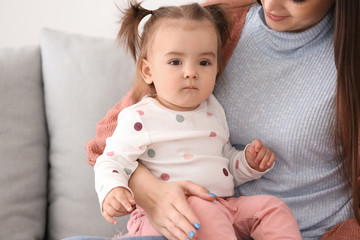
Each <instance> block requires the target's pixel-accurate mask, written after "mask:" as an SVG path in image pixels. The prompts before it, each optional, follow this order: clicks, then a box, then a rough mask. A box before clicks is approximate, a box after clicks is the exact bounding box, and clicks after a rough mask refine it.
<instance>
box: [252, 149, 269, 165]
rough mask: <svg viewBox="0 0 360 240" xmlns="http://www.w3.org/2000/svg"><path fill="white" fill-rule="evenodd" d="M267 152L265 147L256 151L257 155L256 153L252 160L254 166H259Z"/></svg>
mask: <svg viewBox="0 0 360 240" xmlns="http://www.w3.org/2000/svg"><path fill="white" fill-rule="evenodd" d="M267 151H268V149H267V148H265V147H263V148H261V149H260V150H259V151H258V153H257V155H256V158H255V159H254V162H255V163H256V164H260V163H261V161H262V159H263V158H264V157H265V155H266V154H267V153H268V152H267Z"/></svg>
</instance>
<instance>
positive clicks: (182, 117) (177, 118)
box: [176, 114, 185, 122]
mask: <svg viewBox="0 0 360 240" xmlns="http://www.w3.org/2000/svg"><path fill="white" fill-rule="evenodd" d="M184 120H185V118H184V116H183V115H180V114H178V115H176V121H178V122H183V121H184Z"/></svg>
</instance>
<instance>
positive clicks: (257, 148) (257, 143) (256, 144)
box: [251, 139, 263, 152]
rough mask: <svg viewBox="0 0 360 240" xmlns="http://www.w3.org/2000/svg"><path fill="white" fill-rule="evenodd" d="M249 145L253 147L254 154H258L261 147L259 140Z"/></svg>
mask: <svg viewBox="0 0 360 240" xmlns="http://www.w3.org/2000/svg"><path fill="white" fill-rule="evenodd" d="M251 145H253V147H254V149H255V151H256V152H259V151H260V149H261V148H262V146H263V144H262V142H261V140H260V139H255V140H254V141H252V142H251Z"/></svg>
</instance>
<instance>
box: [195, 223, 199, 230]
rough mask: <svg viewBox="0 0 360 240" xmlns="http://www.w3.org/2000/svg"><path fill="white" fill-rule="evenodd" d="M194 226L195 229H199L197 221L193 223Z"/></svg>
mask: <svg viewBox="0 0 360 240" xmlns="http://www.w3.org/2000/svg"><path fill="white" fill-rule="evenodd" d="M194 227H195V228H196V229H197V230H199V229H200V223H198V222H196V223H194Z"/></svg>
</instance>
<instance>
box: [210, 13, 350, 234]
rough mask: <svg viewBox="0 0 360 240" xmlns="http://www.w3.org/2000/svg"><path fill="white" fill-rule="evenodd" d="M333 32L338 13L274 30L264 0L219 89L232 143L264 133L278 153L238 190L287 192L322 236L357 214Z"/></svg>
mask: <svg viewBox="0 0 360 240" xmlns="http://www.w3.org/2000/svg"><path fill="white" fill-rule="evenodd" d="M333 33H334V14H333V13H332V12H331V13H329V14H328V15H327V16H326V17H325V18H324V19H323V20H322V21H321V22H320V23H318V24H317V25H316V26H314V27H312V28H311V29H308V30H306V31H304V32H301V33H289V32H277V31H274V30H271V29H269V28H268V27H267V25H266V23H265V20H264V15H263V9H262V7H260V6H255V7H252V8H251V9H250V11H249V13H248V14H247V17H246V22H245V25H244V28H243V30H242V34H241V37H240V40H239V42H238V44H237V46H236V48H235V50H234V52H233V55H232V57H231V58H230V60H229V62H228V64H227V67H226V69H225V71H224V72H223V74H222V76H221V77H220V79H219V82H218V84H217V86H216V89H215V96H216V97H217V99H218V100H219V101H220V103H221V104H222V105H223V107H224V109H225V112H226V115H227V119H228V123H229V128H230V133H231V143H232V144H234V145H237V146H239V148H241V147H242V146H244V145H245V144H246V143H248V142H251V141H252V140H253V139H256V138H259V139H261V140H262V141H263V143H264V144H265V145H266V146H267V147H269V148H270V149H271V150H272V151H273V152H274V153H275V154H276V156H277V160H276V164H275V167H274V169H273V170H272V171H270V172H269V173H267V174H266V175H265V176H264V177H262V178H261V179H259V180H256V181H252V182H249V183H246V184H244V185H242V186H240V187H239V188H238V189H237V193H238V194H240V195H255V194H271V195H275V196H278V197H280V198H281V199H283V200H284V201H285V202H286V203H287V204H288V205H289V207H290V208H291V210H292V211H293V213H294V215H295V217H296V219H297V221H298V223H299V227H300V230H301V232H302V236H303V238H304V239H319V238H320V237H321V235H322V234H323V233H325V232H326V231H327V230H329V229H330V228H331V227H332V226H333V225H335V224H336V223H338V222H340V221H343V220H345V219H347V218H348V217H349V216H350V215H351V200H350V198H349V197H348V195H349V193H347V191H346V188H345V184H344V181H343V179H342V177H341V174H340V168H341V165H340V164H339V161H337V160H336V159H338V155H337V152H336V150H335V147H334V143H333V142H334V116H335V111H334V108H335V98H334V97H335V86H336V69H335V64H334V54H333V51H334V50H333ZM284 221H286V220H284Z"/></svg>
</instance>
